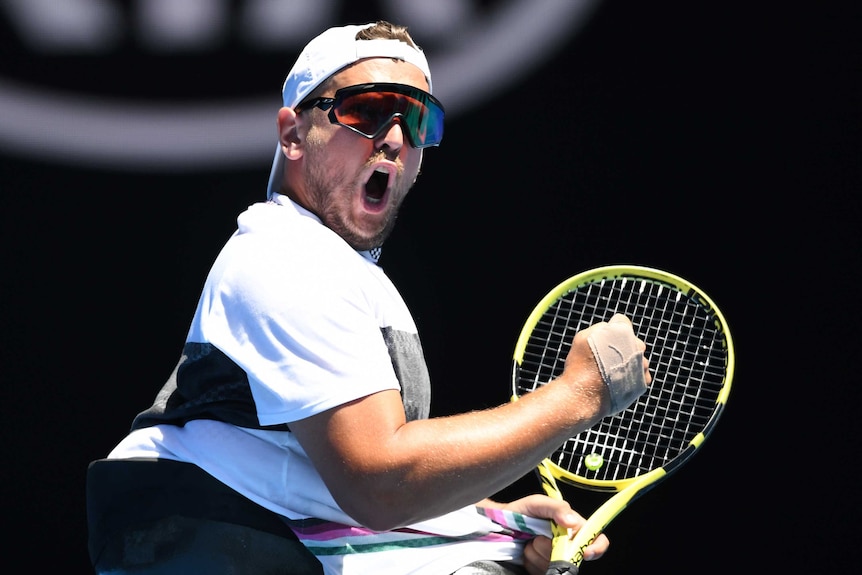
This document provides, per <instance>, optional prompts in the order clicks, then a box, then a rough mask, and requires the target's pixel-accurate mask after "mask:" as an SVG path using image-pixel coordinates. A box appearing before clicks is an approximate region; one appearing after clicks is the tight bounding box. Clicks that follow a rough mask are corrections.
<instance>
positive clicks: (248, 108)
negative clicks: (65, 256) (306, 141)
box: [0, 0, 599, 170]
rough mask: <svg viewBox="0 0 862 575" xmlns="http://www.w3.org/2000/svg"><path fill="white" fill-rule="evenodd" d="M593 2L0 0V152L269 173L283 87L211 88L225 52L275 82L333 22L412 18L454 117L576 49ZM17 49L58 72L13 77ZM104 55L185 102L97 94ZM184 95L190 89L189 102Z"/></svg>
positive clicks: (32, 70) (35, 69)
mask: <svg viewBox="0 0 862 575" xmlns="http://www.w3.org/2000/svg"><path fill="white" fill-rule="evenodd" d="M598 3H599V0H498V1H496V2H491V3H489V2H476V1H470V0H434V2H429V1H428V0H379V1H377V2H368V4H369V5H370V8H367V7H363V8H358V7H357V5H356V4H357V3H356V2H343V3H342V2H337V1H336V0H291V1H286V0H285V1H275V0H246V1H244V2H239V3H236V2H232V1H231V0H134V1H132V2H119V3H118V2H115V1H112V0H0V24H5V26H4V27H3V28H2V30H4V32H3V36H5V39H4V40H0V43H5V44H4V45H5V48H4V51H3V52H0V54H2V53H4V52H5V53H6V55H5V56H4V57H3V58H0V61H5V63H4V64H2V66H0V148H2V149H3V150H5V151H6V152H8V153H12V154H16V155H21V156H28V157H35V158H38V159H41V160H46V161H54V162H63V163H72V164H80V165H88V166H101V167H112V168H126V169H141V168H145V169H163V170H166V169H181V170H185V169H204V168H232V167H242V166H248V165H253V164H256V163H260V164H261V165H265V164H267V163H268V162H269V161H270V159H271V155H272V147H273V143H274V141H275V113H276V110H277V109H278V106H280V100H281V98H280V94H279V92H278V91H279V88H280V82H281V80H282V79H283V78H279V80H278V82H279V83H278V84H275V83H273V87H272V88H271V89H270V90H267V91H266V93H264V91H263V90H258V92H257V93H253V92H248V93H242V94H236V93H235V90H234V92H232V93H230V95H229V96H227V95H225V94H222V93H215V92H214V91H213V90H214V89H216V88H218V87H221V86H225V85H230V83H231V82H232V77H231V75H230V74H231V68H230V67H229V66H227V65H222V64H221V62H219V59H220V58H222V57H223V56H224V54H225V53H231V52H230V51H231V50H234V49H236V50H237V52H239V51H241V52H242V53H243V54H245V55H246V59H245V61H244V62H246V63H247V64H246V65H247V66H248V67H250V66H254V67H255V70H259V69H260V68H261V66H262V64H260V63H258V65H257V66H256V65H255V64H254V63H253V62H255V57H256V56H262V55H266V56H268V57H269V58H272V57H273V56H277V57H278V60H277V61H278V62H280V64H278V65H279V66H281V67H282V68H283V70H281V71H278V70H277V72H279V73H282V74H283V73H286V69H287V67H289V65H290V63H291V62H292V60H293V59H294V58H295V56H296V54H298V53H299V50H301V48H302V45H303V44H305V42H307V41H308V40H309V39H310V37H311V36H312V35H314V34H315V33H317V32H319V31H321V30H323V29H324V28H326V27H328V26H332V25H338V24H340V23H344V22H347V21H370V20H374V19H377V18H382V19H387V20H391V21H393V22H399V23H401V22H403V23H407V24H408V25H409V27H410V31H411V33H412V35H413V37H414V38H416V39H417V41H418V42H419V43H420V44H421V45H422V47H423V48H424V49H425V52H426V54H427V55H428V59H429V61H430V63H431V68H432V72H433V74H434V92H435V94H436V95H437V96H438V97H439V98H440V99H441V100H442V101H443V103H444V105H445V106H446V110H447V116H448V117H449V118H452V117H455V116H457V115H459V114H463V113H465V112H467V111H468V110H470V109H473V108H475V107H477V106H479V105H480V104H482V102H484V101H487V100H489V99H490V98H492V97H493V96H494V95H495V94H497V93H499V92H500V91H501V90H503V89H505V88H507V87H509V86H511V85H513V84H515V83H517V82H518V81H519V80H520V79H522V78H523V76H524V75H525V73H527V72H528V71H529V70H530V69H531V68H532V67H535V66H537V65H539V64H541V63H542V62H543V61H544V60H545V59H547V58H548V57H549V56H550V55H551V54H553V52H554V50H555V49H557V48H559V46H560V45H561V44H562V43H564V42H566V41H568V40H570V39H571V38H572V37H573V36H574V35H575V34H576V33H577V32H578V31H579V29H580V27H581V26H582V25H583V24H584V23H585V22H586V20H587V19H588V18H589V16H590V15H591V14H592V12H593V10H594V9H595V7H596V5H597V4H598ZM372 9H373V10H372ZM360 16H363V17H364V19H363V20H357V19H358V18H359V17H360ZM9 31H11V32H12V33H11V34H10V33H9ZM12 48H14V50H18V53H19V54H20V53H27V54H31V55H35V57H36V58H38V59H39V60H38V61H39V62H57V61H61V62H63V65H62V66H59V67H58V68H55V69H51V67H50V66H48V65H45V66H31V67H29V68H28V67H26V66H24V65H23V64H19V66H18V68H16V69H15V70H14V72H15V73H12V72H10V71H9V70H10V69H11V67H12V65H13V64H14V63H15V62H20V61H21V59H20V58H15V57H14V50H12ZM58 56H60V57H61V58H59V59H58ZM100 58H103V59H110V60H111V62H113V65H114V66H115V68H114V69H118V68H116V66H117V62H120V63H121V66H122V70H123V72H124V75H127V76H128V77H134V78H137V79H138V80H139V81H144V79H145V80H146V82H148V84H149V85H153V84H156V83H159V84H160V85H161V84H162V83H163V86H164V87H163V88H161V89H163V90H164V91H165V92H166V93H168V94H170V93H171V90H172V89H176V90H177V91H179V89H180V88H182V90H183V91H184V93H183V97H182V98H179V97H178V98H176V99H174V100H171V99H165V98H150V97H148V96H146V95H137V94H135V95H130V94H128V93H126V94H123V93H118V91H117V90H113V91H109V90H102V89H101V88H105V87H109V86H111V84H112V82H113V81H114V80H113V77H112V76H110V75H109V74H111V72H110V71H109V69H107V68H105V69H103V70H100V71H99V72H98V73H96V74H95V76H94V74H93V69H94V67H93V66H94V64H93V63H94V61H95V62H98V61H99V59H100ZM177 59H179V60H182V61H184V62H186V61H192V62H200V61H207V62H209V63H208V64H207V65H206V66H202V65H199V64H196V65H195V66H192V67H190V68H189V70H190V71H189V72H188V73H184V74H180V75H179V77H177V76H178V75H177V74H176V71H173V72H172V71H171V70H170V69H168V66H167V65H166V64H165V63H166V62H174V61H175V60H177ZM70 61H71V62H73V63H72V64H69V63H68V62H70ZM77 62H85V63H87V65H88V66H89V67H88V68H87V73H86V77H81V78H76V79H77V80H78V83H79V84H82V85H84V88H80V87H78V86H76V88H75V89H70V88H69V87H68V86H56V85H54V84H55V82H53V81H52V80H53V79H54V78H58V77H60V76H62V75H64V74H65V75H66V76H73V75H74V74H75V73H76V72H75V69H74V63H77ZM159 62H161V64H159ZM136 67H141V69H140V70H138V69H137V68H136ZM22 68H23V69H22ZM97 69H98V67H97ZM172 73H173V75H171V74H172ZM78 75H79V76H84V74H78ZM240 82H241V81H240V80H238V81H237V82H234V83H235V84H239V83H240ZM240 85H241V84H240ZM93 86H95V88H93ZM189 90H193V91H195V93H194V94H193V95H192V96H189V95H188V94H187V92H188V91H189ZM120 92H121V91H120ZM270 92H272V93H270Z"/></svg>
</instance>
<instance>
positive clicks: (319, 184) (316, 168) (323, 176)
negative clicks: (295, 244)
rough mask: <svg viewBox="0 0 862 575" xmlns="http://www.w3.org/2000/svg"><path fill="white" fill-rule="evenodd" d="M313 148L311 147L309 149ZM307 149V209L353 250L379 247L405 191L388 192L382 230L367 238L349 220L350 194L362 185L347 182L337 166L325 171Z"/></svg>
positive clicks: (355, 182)
mask: <svg viewBox="0 0 862 575" xmlns="http://www.w3.org/2000/svg"><path fill="white" fill-rule="evenodd" d="M313 148H314V145H313V144H312V145H311V149H313ZM311 149H309V150H307V152H306V153H309V154H310V156H309V160H310V161H308V162H306V173H305V184H306V191H307V193H308V197H309V199H310V201H311V203H312V206H310V209H311V210H312V211H313V212H314V213H315V214H317V216H318V217H319V218H320V219H321V221H322V222H323V224H324V225H325V226H326V227H328V228H329V229H331V230H332V231H333V232H335V233H336V234H338V236H339V237H341V238H342V239H343V240H344V241H345V242H347V244H348V245H350V247H352V248H353V249H355V250H360V251H362V250H370V249H372V248H376V247H379V246H381V245H383V242H384V241H386V238H388V237H389V235H390V234H391V233H392V230H393V229H394V227H395V221H396V219H397V217H398V210H399V209H400V207H401V202H402V200H403V199H404V196H405V195H406V191H401V190H400V189H395V190H392V191H391V192H390V197H389V199H388V200H387V201H388V202H389V203H390V204H389V206H388V208H387V211H386V214H385V219H384V221H383V226H382V227H381V228H380V230H379V231H378V232H377V233H375V234H373V235H371V236H369V235H367V234H366V233H365V232H363V231H362V230H360V229H358V227H357V226H356V225H354V224H353V223H352V222H351V221H350V219H349V216H350V214H351V213H352V201H353V194H354V190H356V189H359V188H361V187H362V186H363V185H364V182H359V181H357V180H349V179H348V177H347V176H346V175H345V173H346V170H339V169H337V166H336V169H335V170H330V171H326V170H325V169H324V163H323V162H320V161H316V157H315V156H317V154H315V151H316V150H315V151H312V150H311ZM369 161H371V160H369Z"/></svg>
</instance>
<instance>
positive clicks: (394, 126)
mask: <svg viewBox="0 0 862 575" xmlns="http://www.w3.org/2000/svg"><path fill="white" fill-rule="evenodd" d="M374 145H375V147H376V148H377V149H379V150H382V149H383V148H384V147H385V148H389V149H390V150H392V151H394V152H398V151H399V150H401V148H403V147H404V130H403V128H402V127H401V120H399V119H398V118H394V119H393V120H392V122H391V123H390V124H389V126H387V127H386V128H384V130H383V132H381V133H380V135H379V136H377V138H375V141H374Z"/></svg>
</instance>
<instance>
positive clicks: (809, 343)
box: [0, 0, 862, 575]
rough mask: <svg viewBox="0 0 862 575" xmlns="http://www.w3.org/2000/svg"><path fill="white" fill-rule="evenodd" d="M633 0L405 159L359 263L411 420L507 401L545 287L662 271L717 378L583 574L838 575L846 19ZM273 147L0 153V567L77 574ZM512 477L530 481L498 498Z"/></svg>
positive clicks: (853, 319) (843, 439) (850, 81)
mask: <svg viewBox="0 0 862 575" xmlns="http://www.w3.org/2000/svg"><path fill="white" fill-rule="evenodd" d="M633 4H634V3H631V4H630V5H627V4H626V3H623V2H619V1H610V0H609V1H607V2H605V3H604V4H603V5H602V6H601V8H600V9H599V11H598V13H597V14H596V15H595V16H594V17H593V18H592V19H591V20H590V22H589V24H588V25H587V26H586V28H585V29H584V30H583V31H582V32H581V33H580V34H579V35H578V36H577V37H576V38H573V39H572V40H571V41H570V42H569V43H567V44H566V46H564V48H563V49H562V50H561V51H560V52H559V53H558V54H557V55H556V56H554V57H553V58H552V59H551V60H549V61H548V62H546V63H545V64H544V65H542V66H541V67H540V68H537V69H535V70H534V71H533V72H532V73H531V74H530V75H529V77H527V78H525V79H524V80H523V81H522V82H520V83H519V85H518V86H516V87H514V88H512V89H510V90H508V91H507V92H505V93H504V94H502V95H500V96H499V97H497V98H496V99H494V100H493V101H492V102H489V103H487V104H486V105H484V106H483V107H482V108H481V109H478V110H474V111H471V112H470V113H469V114H466V115H464V116H461V117H458V118H457V119H455V120H453V121H452V122H450V123H449V124H448V125H447V133H446V138H445V141H444V144H443V145H442V146H441V147H440V148H439V149H432V150H430V151H429V152H428V153H427V155H426V163H425V166H424V170H423V175H422V176H421V177H420V179H419V182H418V184H417V186H416V188H415V190H414V191H413V192H412V194H411V196H410V198H409V199H408V201H407V203H406V205H405V207H404V209H403V212H402V215H401V216H400V223H399V226H398V227H397V229H396V232H395V233H394V234H393V236H392V238H391V239H390V241H389V242H388V244H387V246H386V249H385V250H384V256H383V259H382V261H381V263H382V265H384V267H385V268H386V269H387V271H388V272H389V273H390V275H391V276H392V278H393V280H394V281H395V282H396V284H397V285H398V286H399V287H400V288H401V290H402V292H403V294H404V297H405V299H406V300H407V302H408V304H409V305H410V306H411V308H412V309H413V311H414V313H415V316H416V320H417V323H418V325H419V329H420V333H421V334H422V335H423V341H424V346H425V350H426V355H427V359H428V362H429V367H430V369H431V375H432V381H433V382H434V385H435V393H436V395H435V398H434V411H435V413H436V414H445V413H453V412H460V411H465V410H471V409H477V408H482V407H486V406H490V405H494V404H497V403H500V402H503V401H506V400H507V399H508V389H507V385H508V379H509V368H510V363H509V362H510V358H511V353H512V348H513V346H514V342H515V339H516V337H517V334H518V331H519V330H520V327H521V324H522V322H523V321H524V319H525V318H526V316H527V314H528V313H529V311H530V310H531V309H532V307H533V305H535V303H536V302H537V301H538V299H539V298H540V297H541V296H542V295H543V294H544V293H545V291H546V290H548V289H549V288H550V287H551V286H553V285H555V284H556V283H558V282H559V281H561V280H563V279H565V278H566V277H568V276H569V275H573V274H574V273H576V272H579V271H583V270H586V269H588V268H591V267H594V266H598V265H605V264H610V263H636V264H642V265H650V266H655V267H660V268H664V269H668V270H670V271H673V272H675V273H677V274H679V275H681V276H683V277H685V278H686V279H688V280H690V281H692V282H693V283H695V284H697V285H699V286H700V287H702V288H703V289H704V290H705V291H707V292H708V293H709V294H710V295H711V297H712V298H713V300H714V301H715V302H716V303H717V304H718V305H719V306H720V307H721V308H722V309H723V311H724V313H725V316H726V318H727V319H728V321H729V323H730V326H731V329H732V331H733V335H734V339H735V343H736V351H737V367H736V378H735V380H734V387H733V391H732V393H731V396H730V400H729V403H728V409H727V411H726V412H725V415H724V416H723V419H722V421H721V424H720V425H719V426H718V428H717V429H716V431H715V434H714V435H713V436H712V437H711V438H710V439H709V441H708V442H707V443H706V444H705V445H704V448H703V450H702V453H700V454H699V455H698V456H697V457H695V458H694V460H693V461H692V462H691V463H690V465H688V466H686V467H685V468H683V469H682V470H680V472H679V473H678V474H676V475H674V476H673V477H672V478H670V479H669V480H668V481H667V482H666V483H664V484H662V485H660V486H659V487H657V488H656V489H655V490H653V491H652V492H650V493H649V494H648V495H646V496H644V497H643V498H641V499H639V500H638V501H637V502H635V503H634V504H633V505H632V507H631V508H629V509H628V510H626V511H625V512H624V514H623V515H621V516H619V517H618V518H617V520H616V521H615V522H614V523H613V524H612V525H611V526H610V527H609V529H608V535H609V536H610V538H611V541H612V546H611V549H610V551H609V553H608V555H607V556H606V557H605V558H604V559H602V560H601V561H600V562H597V563H591V564H588V565H587V566H585V567H584V568H583V569H584V572H585V573H594V574H596V575H598V574H600V573H632V572H635V571H636V570H643V568H644V567H646V568H647V569H648V570H650V571H658V572H663V573H701V572H706V571H710V572H712V571H713V570H716V569H720V568H724V567H729V568H730V569H732V570H740V569H742V570H745V571H754V570H755V569H758V570H760V569H769V571H770V572H772V571H775V572H778V571H779V570H785V569H788V570H789V569H791V568H792V569H793V571H794V572H797V573H801V572H805V573H845V572H848V571H849V570H850V565H851V562H850V561H851V556H852V555H853V553H852V551H853V549H854V546H856V545H857V543H856V533H858V529H857V528H856V521H855V515H856V514H857V512H858V510H859V496H858V493H857V489H856V487H855V483H856V482H855V481H854V480H855V479H856V475H855V472H854V471H853V469H855V463H856V462H855V461H854V460H855V459H856V458H857V456H858V454H859V447H860V442H859V439H858V432H859V425H858V424H857V413H858V402H859V399H860V392H859V385H860V378H859V375H858V373H859V372H858V368H857V366H858V365H859V361H858V356H856V353H858V348H859V346H858V342H859V339H858V336H857V324H858V319H859V314H858V311H857V309H858V304H857V298H858V293H859V289H858V285H859V283H858V276H859V274H858V267H859V263H860V261H859V251H858V250H859V241H858V238H859V231H858V227H859V221H860V218H859V216H860V213H859V201H858V199H857V194H859V193H860V183H862V181H860V180H862V178H860V167H859V164H860V151H862V147H860V143H861V142H860V129H862V122H860V103H862V100H860V96H862V94H860V87H862V82H860V72H862V67H860V65H862V49H860V40H859V38H860V33H859V32H860V24H862V16H860V13H859V10H858V9H856V10H852V9H847V8H846V7H845V8H842V9H840V10H839V9H837V8H836V9H832V8H830V7H829V5H828V4H818V6H819V7H818V8H817V9H816V11H813V12H812V11H803V10H800V11H798V12H793V11H792V10H790V9H788V8H787V7H786V6H785V7H783V8H781V9H780V10H778V9H776V11H775V12H773V13H769V14H767V13H765V12H766V11H765V10H764V11H763V13H754V12H752V9H751V8H745V9H743V8H735V9H731V8H729V7H728V8H726V9H725V10H724V11H721V10H720V9H719V7H718V6H717V5H711V6H712V9H713V10H715V11H714V12H709V11H708V10H707V9H706V8H698V9H695V8H690V7H688V4H687V3H680V2H675V3H671V4H667V5H662V6H654V5H651V7H650V9H649V10H647V9H646V8H645V7H642V6H639V5H640V4H642V3H637V4H638V6H636V5H633ZM812 10H814V9H812ZM432 67H433V61H432ZM281 73H282V72H279V74H281ZM274 112H275V111H274ZM274 112H273V113H274ZM270 159H271V158H270V157H269V156H268V155H267V156H266V157H262V158H261V161H260V164H259V165H258V166H253V167H250V168H248V169H241V170H240V169H238V170H231V171H229V172H227V173H225V172H223V171H219V172H215V173H200V172H197V173H162V174H160V173H131V174H130V173H128V172H124V171H120V170H116V171H111V170H97V169H92V168H80V167H75V166H70V165H67V164H49V163H43V162H40V161H36V160H33V159H32V158H25V157H18V156H12V155H5V156H0V188H2V195H0V218H2V219H0V224H2V232H0V233H2V244H0V245H2V254H3V264H4V265H3V269H4V271H3V273H2V283H0V286H2V298H0V302H2V303H0V306H2V307H0V312H2V340H0V344H2V347H0V359H2V378H3V386H2V390H3V396H4V397H3V415H4V417H3V418H2V420H3V426H2V438H3V440H4V453H5V458H4V459H5V461H4V469H3V472H2V478H3V489H2V493H3V499H4V503H3V509H4V512H5V516H6V517H5V521H4V523H5V524H6V526H7V529H6V531H5V535H4V536H3V539H2V541H3V546H4V547H5V549H4V556H6V557H13V556H14V557H19V558H23V560H24V561H25V562H27V563H30V564H31V565H34V566H37V567H38V566H41V565H43V563H44V562H45V561H47V562H49V563H51V564H55V565H59V566H62V571H63V572H64V573H70V574H71V573H76V574H77V573H81V574H85V573H90V572H91V571H90V569H89V563H88V560H87V555H86V524H85V502H84V474H85V470H86V466H87V463H88V462H89V461H90V460H92V459H97V458H100V457H102V456H104V455H105V454H106V453H107V452H108V451H109V450H110V449H111V448H112V447H113V445H114V444H115V443H116V442H117V441H118V440H119V439H120V438H121V437H122V436H123V435H124V433H125V432H126V430H127V429H128V426H129V423H130V422H131V419H132V417H133V416H134V415H135V414H136V413H137V412H138V411H140V410H141V409H143V408H144V407H146V406H148V405H149V403H150V402H151V400H152V398H153V396H154V394H155V392H156V391H157V389H158V388H159V387H160V386H161V384H162V382H163V381H164V379H165V378H166V376H167V375H168V374H169V372H170V370H171V369H172V368H173V365H174V363H175V361H176V359H177V357H178V353H179V351H180V348H181V345H182V342H183V339H184V336H185V330H186V328H187V325H188V322H189V320H190V319H191V314H192V312H193V311H194V306H195V304H196V299H197V295H198V292H199V290H200V287H201V285H202V282H203V279H204V276H205V274H206V272H207V269H208V267H209V264H210V263H211V261H212V259H213V258H214V257H215V255H216V253H217V251H218V249H219V248H220V247H221V245H222V243H223V242H224V240H225V239H226V237H227V236H228V235H229V234H230V233H231V232H232V231H233V229H234V225H235V217H236V215H237V213H239V212H240V211H242V210H243V209H244V208H245V207H246V206H247V205H248V204H250V203H252V202H254V201H258V200H260V199H261V198H262V197H263V195H264V187H265V183H266V178H267V175H268V170H269V162H270ZM536 490H538V483H537V482H536V481H535V479H534V478H533V477H532V476H528V477H525V478H524V480H522V481H521V482H519V483H518V484H516V485H514V486H513V487H512V488H511V489H509V490H507V491H506V492H505V493H504V494H501V495H505V496H515V495H519V494H523V493H526V492H532V491H536ZM567 495H569V496H570V499H571V500H572V501H573V503H574V506H575V507H576V508H579V509H581V510H582V511H584V512H585V513H588V512H589V511H590V509H591V506H594V505H596V504H597V503H598V502H599V501H600V499H599V498H596V497H595V496H594V495H593V494H581V493H576V492H570V491H567ZM853 564H854V565H855V562H854V563H853Z"/></svg>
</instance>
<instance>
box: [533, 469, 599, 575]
mask: <svg viewBox="0 0 862 575" xmlns="http://www.w3.org/2000/svg"><path fill="white" fill-rule="evenodd" d="M536 471H537V472H538V474H539V479H540V480H541V482H542V489H544V491H545V494H546V495H547V496H548V497H553V498H554V499H560V500H562V499H563V494H562V492H561V491H560V488H559V487H557V480H556V479H554V476H553V474H552V473H551V470H550V468H549V467H548V466H547V465H546V463H545V461H542V462H541V463H540V464H539V466H538V467H537V468H536ZM551 533H552V534H553V536H554V538H553V540H552V544H551V563H550V564H549V565H548V571H547V573H546V575H564V574H566V573H569V574H571V575H576V573H577V572H578V565H580V563H581V561H582V560H583V557H584V554H583V551H582V550H575V549H572V544H573V540H572V536H571V533H569V530H568V529H564V528H563V527H560V526H559V525H557V523H556V522H555V521H551ZM594 538H595V537H594ZM594 538H593V539H594ZM590 543H592V540H590V541H588V542H586V543H583V544H582V546H583V547H586V546H587V545H589V544H590Z"/></svg>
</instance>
